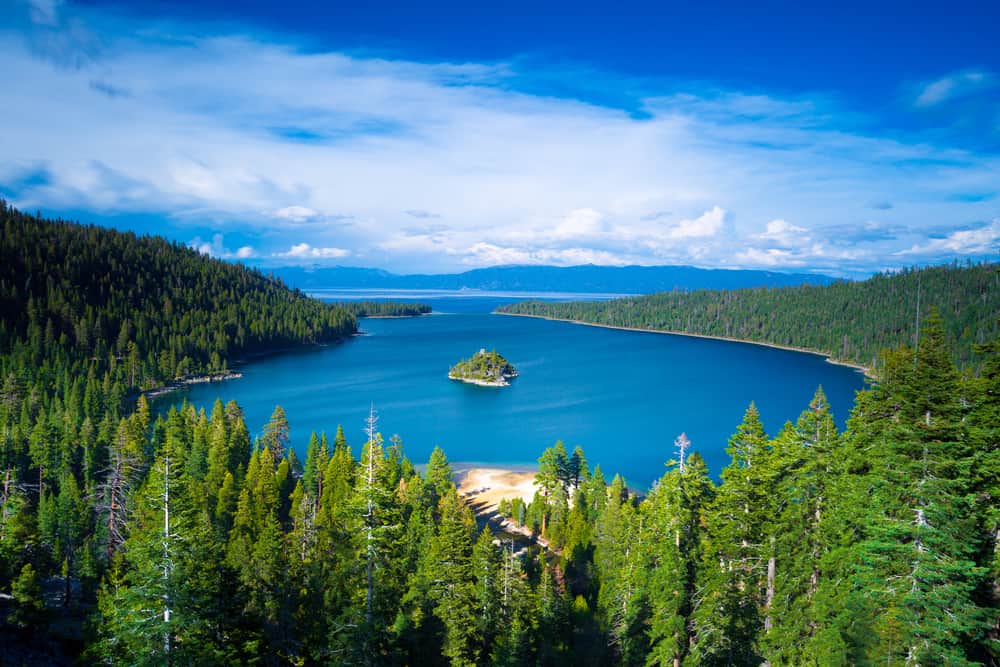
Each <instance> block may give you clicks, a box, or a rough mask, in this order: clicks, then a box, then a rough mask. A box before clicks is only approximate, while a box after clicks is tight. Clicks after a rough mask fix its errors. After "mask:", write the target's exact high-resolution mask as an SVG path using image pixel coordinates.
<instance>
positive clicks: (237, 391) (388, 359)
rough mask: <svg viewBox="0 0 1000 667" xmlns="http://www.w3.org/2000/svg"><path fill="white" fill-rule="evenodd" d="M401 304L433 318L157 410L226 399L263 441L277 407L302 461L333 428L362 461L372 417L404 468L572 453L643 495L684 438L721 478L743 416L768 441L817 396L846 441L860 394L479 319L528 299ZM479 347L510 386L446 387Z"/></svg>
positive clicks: (762, 360) (365, 328) (728, 355)
mask: <svg viewBox="0 0 1000 667" xmlns="http://www.w3.org/2000/svg"><path fill="white" fill-rule="evenodd" d="M317 296H321V297H325V298H331V296H333V298H338V299H344V298H348V297H353V298H367V297H368V296H370V295H366V294H364V293H351V294H349V295H345V294H334V295H331V294H330V293H326V292H320V293H318V294H317ZM401 296H409V297H411V298H413V297H414V296H415V297H416V299H417V300H421V301H423V302H425V303H430V304H431V305H432V306H433V308H434V314H432V315H427V316H423V317H418V318H403V319H364V320H362V321H361V326H360V328H361V330H362V332H363V335H360V336H355V337H353V338H351V339H350V340H347V341H344V342H342V343H339V344H335V345H330V346H327V347H315V348H309V349H303V350H297V351H293V352H289V353H283V354H278V355H275V356H271V357H267V358H264V359H259V360H256V361H253V362H251V363H249V364H247V365H245V366H243V367H242V368H241V369H240V370H241V372H242V373H243V378H242V379H238V380H232V381H229V382H226V383H223V384H210V385H197V386H194V387H191V388H189V389H186V390H184V392H183V393H178V394H172V395H171V396H170V397H169V399H168V400H170V401H171V402H172V401H179V400H181V398H187V400H189V401H191V402H193V403H194V404H195V405H198V406H204V407H205V408H206V409H207V410H211V405H212V402H213V401H214V400H215V398H216V397H217V396H218V397H221V398H222V399H223V400H224V401H228V400H229V399H235V400H236V401H237V402H238V403H239V404H240V405H241V406H242V407H243V409H244V411H245V413H246V419H247V426H248V427H249V428H250V430H251V432H252V433H258V434H259V432H260V430H261V429H262V427H263V425H264V424H265V423H266V422H267V420H268V417H269V416H270V414H271V411H272V410H273V409H274V406H275V405H276V404H280V405H281V406H282V407H284V409H285V411H286V413H287V414H288V419H289V422H290V424H291V431H292V433H291V435H292V444H293V446H294V447H295V449H296V451H297V452H298V453H299V454H300V456H302V458H304V454H305V447H306V444H307V442H308V439H309V434H310V432H312V431H317V432H320V431H326V432H327V433H328V434H329V435H330V437H331V439H332V436H333V433H334V431H335V430H336V428H337V424H343V426H344V431H345V433H346V434H347V438H348V441H349V443H350V444H351V445H352V446H353V447H354V451H355V454H357V453H358V452H359V451H360V447H361V445H362V443H363V442H364V439H365V437H364V432H363V428H364V421H365V418H366V416H367V415H368V410H369V406H370V405H372V404H374V406H375V410H376V412H377V413H378V415H379V423H378V425H379V430H380V431H381V432H382V433H383V435H384V436H385V438H386V439H387V440H388V438H389V436H391V435H393V434H398V435H399V436H400V437H401V438H402V439H403V445H404V448H405V452H406V454H407V456H408V457H409V458H410V459H411V460H412V461H414V462H415V463H423V462H425V461H426V460H427V457H428V456H429V454H430V452H431V449H433V447H434V446H435V445H440V446H441V447H442V448H443V449H444V451H445V453H446V454H447V455H448V458H449V459H450V460H451V461H456V462H457V461H462V462H479V463H490V464H498V465H499V464H533V463H535V462H536V461H537V459H538V456H539V455H540V454H541V452H542V450H543V449H544V448H546V447H549V446H551V445H552V444H554V443H555V441H556V440H558V439H561V440H563V441H564V442H565V443H566V445H567V448H568V449H570V450H572V448H573V447H574V446H576V445H580V446H582V447H583V449H584V452H585V453H586V456H587V459H588V462H589V463H590V465H591V467H593V465H594V464H600V466H601V468H602V470H603V471H604V473H605V476H606V477H607V478H608V479H609V480H610V478H611V476H612V474H614V473H615V472H619V473H621V474H623V475H624V476H625V477H626V479H627V480H628V481H629V482H630V483H631V484H634V485H636V486H639V487H646V486H648V485H649V484H650V483H651V482H652V481H653V480H655V479H656V478H658V477H659V476H660V475H661V474H662V473H663V471H664V469H665V468H664V462H665V461H666V460H667V459H669V458H671V456H672V450H673V441H674V438H675V437H676V436H677V435H678V434H679V433H681V432H682V431H683V432H686V433H687V435H688V437H689V438H690V440H691V441H692V443H693V446H694V449H696V450H698V451H699V452H701V454H702V455H703V456H704V457H705V459H706V461H707V462H708V465H709V467H710V469H711V470H712V472H713V474H716V475H717V474H718V472H719V471H720V470H721V469H722V467H723V466H724V465H725V464H726V462H727V460H728V459H727V457H726V454H725V451H724V450H725V446H726V440H727V438H728V437H729V436H730V435H731V434H732V433H733V431H734V430H735V429H736V427H737V425H738V424H739V422H740V420H741V419H742V416H743V413H744V411H745V410H746V408H747V406H748V404H749V403H750V401H756V403H757V406H758V408H759V409H760V411H761V414H762V417H763V420H764V424H765V427H766V428H767V430H768V433H769V434H771V435H773V434H774V433H775V432H776V431H777V430H778V429H779V428H780V427H781V426H782V424H783V423H784V422H785V421H786V420H793V421H794V420H795V419H796V418H797V417H798V415H799V413H800V412H801V411H802V410H803V409H805V408H806V407H807V405H808V403H809V401H810V399H811V398H812V395H813V392H814V391H815V390H816V387H817V386H819V385H822V386H823V388H824V390H825V391H826V394H827V396H828V398H829V400H830V403H831V405H832V407H833V410H834V413H835V415H836V417H837V422H838V424H839V425H840V426H841V427H842V426H843V424H844V421H845V420H846V418H847V413H848V410H849V408H850V406H851V404H852V401H853V398H854V392H855V391H856V390H858V389H860V388H862V386H863V384H864V378H863V376H862V375H861V374H860V373H859V372H857V371H855V370H853V369H850V368H846V367H843V366H836V365H833V364H829V363H826V361H825V360H824V359H823V358H822V357H820V356H817V355H811V354H803V353H797V352H789V351H785V350H778V349H773V348H767V347H762V346H758V345H747V344H740V343H731V342H725V341H716V340H707V339H700V338H690V337H685V336H668V335H662V334H652V333H639V332H629V331H618V330H612V329H601V328H596V327H587V326H580V325H574V324H569V323H563V322H550V321H546V320H537V319H530V318H524V317H508V316H501V315H491V314H490V311H492V310H493V309H494V308H495V307H496V306H498V305H500V304H502V303H508V302H510V301H514V300H517V299H519V298H523V296H524V295H518V296H517V297H513V296H509V295H507V296H505V295H488V296H483V295H468V294H465V293H456V294H446V293H432V294H428V293H424V294H421V295H400V294H396V295H393V298H395V299H399V298H400V297H401ZM577 298H579V295H577ZM480 348H487V349H493V348H496V349H497V351H499V352H500V353H501V354H503V355H504V356H505V357H507V359H508V360H510V361H511V363H513V364H514V365H515V366H516V367H517V369H518V371H519V372H520V377H518V378H516V379H514V380H513V381H512V382H511V385H510V386H509V387H505V388H499V389H498V388H489V387H477V386H472V385H467V384H463V383H460V382H456V381H453V380H449V379H448V378H447V373H448V367H449V366H451V365H452V364H454V363H455V362H457V361H458V360H459V359H461V358H463V357H469V356H470V355H472V354H473V353H475V352H476V351H478V350H479V349H480Z"/></svg>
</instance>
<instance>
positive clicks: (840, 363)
mask: <svg viewBox="0 0 1000 667" xmlns="http://www.w3.org/2000/svg"><path fill="white" fill-rule="evenodd" d="M491 314H492V315H504V316H506V317H530V318H532V319H536V320H548V321H550V322H566V323H567V324H580V325H582V326H585V327H597V328H599V329H616V330H618V331H635V332H638V333H651V334H662V335H665V336H688V337H691V338H706V339H708V340H722V341H726V342H727V343H746V344H748V345H760V346H762V347H773V348H775V349H778V350H786V351H788V352H803V353H805V354H815V355H818V356H820V357H824V359H825V361H826V363H828V364H833V365H834V366H846V367H848V368H853V369H854V370H856V371H858V372H860V373H861V374H863V375H864V376H865V377H866V378H872V379H873V378H874V377H875V376H874V375H872V372H871V369H870V368H868V367H867V366H862V365H861V364H855V363H852V362H850V361H841V360H840V359H834V358H833V357H831V356H830V355H829V354H827V353H826V352H819V351H817V350H810V349H809V348H805V347H795V346H792V345H780V344H778V343H765V342H763V341H758V340H744V339H742V338H730V337H727V336H711V335H708V334H696V333H686V332H683V331H663V330H661V329H643V328H641V327H622V326H616V325H614V324H598V323H597V322H584V321H583V320H568V319H564V318H561V317H548V316H546V315H529V314H527V313H501V312H499V311H493V312H492V313H491Z"/></svg>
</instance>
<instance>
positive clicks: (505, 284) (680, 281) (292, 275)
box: [273, 264, 836, 294]
mask: <svg viewBox="0 0 1000 667" xmlns="http://www.w3.org/2000/svg"><path fill="white" fill-rule="evenodd" d="M273 273H274V275H276V276H278V277H280V278H281V279H282V280H283V281H285V283H287V284H288V285H290V286H292V287H298V288H301V289H305V290H308V289H318V288H328V289H336V288H340V289H441V290H460V289H463V288H464V289H476V290H491V291H523V292H577V293H586V292H590V293H596V292H603V293H616V294H651V293H653V292H669V291H674V290H679V291H690V290H695V289H739V288H744V287H788V286H793V285H803V284H810V285H828V284H830V283H832V282H834V281H835V280H836V279H835V278H832V277H830V276H825V275H821V274H811V273H810V274H805V273H778V272H776V271H752V270H735V269H733V270H731V269H699V268H695V267H693V266H594V265H591V264H588V265H584V266H569V267H558V266H497V267H493V268H488V269H474V270H472V271H465V272H463V273H447V274H413V275H397V274H394V273H389V272H388V271H382V270H379V269H364V268H354V267H344V266H336V267H330V268H303V267H282V268H277V269H273Z"/></svg>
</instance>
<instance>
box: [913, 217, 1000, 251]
mask: <svg viewBox="0 0 1000 667" xmlns="http://www.w3.org/2000/svg"><path fill="white" fill-rule="evenodd" d="M897 254H899V255H928V256H935V255H937V256H941V255H944V256H955V255H987V256H989V255H992V256H993V257H994V258H996V257H1000V218H995V219H994V220H993V222H991V223H990V224H988V225H984V226H982V227H979V228H978V229H960V230H957V231H954V232H951V233H950V234H948V235H947V236H945V237H943V238H932V239H930V240H928V241H927V242H926V243H921V244H916V245H914V246H913V247H911V248H909V249H908V250H902V251H900V252H899V253H897Z"/></svg>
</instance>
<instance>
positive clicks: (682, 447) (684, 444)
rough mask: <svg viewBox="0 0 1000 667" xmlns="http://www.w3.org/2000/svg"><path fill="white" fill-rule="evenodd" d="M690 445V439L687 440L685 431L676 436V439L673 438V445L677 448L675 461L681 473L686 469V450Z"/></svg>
mask: <svg viewBox="0 0 1000 667" xmlns="http://www.w3.org/2000/svg"><path fill="white" fill-rule="evenodd" d="M690 446H691V441H690V440H688V437H687V434H686V433H681V434H680V435H679V436H677V439H676V440H674V447H676V448H677V461H678V464H679V468H680V471H681V474H682V475H683V474H684V472H685V470H686V466H687V463H685V461H687V450H688V448H689V447H690Z"/></svg>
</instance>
